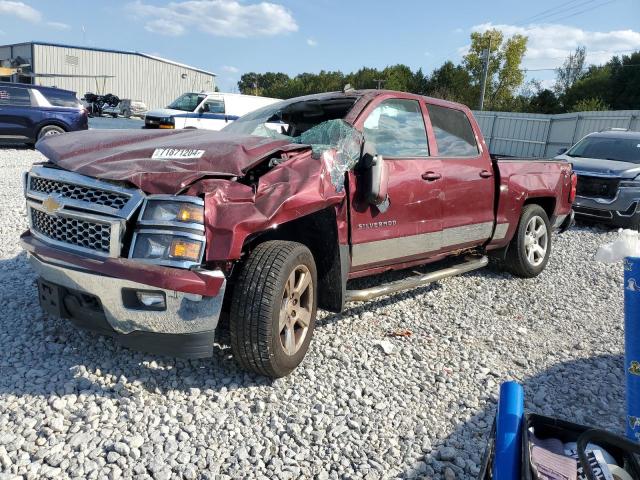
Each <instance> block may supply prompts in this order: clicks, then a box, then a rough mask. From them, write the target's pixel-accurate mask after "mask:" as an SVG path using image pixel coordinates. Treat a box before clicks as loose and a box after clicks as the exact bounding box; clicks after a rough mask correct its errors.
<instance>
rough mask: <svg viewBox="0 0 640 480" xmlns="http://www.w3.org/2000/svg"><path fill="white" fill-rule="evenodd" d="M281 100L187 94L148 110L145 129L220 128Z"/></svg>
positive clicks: (218, 94) (238, 95)
mask: <svg viewBox="0 0 640 480" xmlns="http://www.w3.org/2000/svg"><path fill="white" fill-rule="evenodd" d="M279 101H280V100H279V99H277V98H267V97H256V96H253V95H241V94H239V93H218V92H201V93H185V94H183V95H180V96H179V97H178V98H177V99H176V100H174V101H173V102H172V103H171V104H170V105H169V106H167V108H160V109H157V110H150V111H148V112H147V113H146V115H145V117H144V128H176V129H180V128H199V129H203V130H220V129H221V128H223V127H224V126H225V125H227V123H229V122H232V121H234V120H236V119H237V118H238V117H241V116H242V115H244V114H245V113H249V112H252V111H254V110H257V109H258V108H260V107H264V106H266V105H270V104H272V103H276V102H279Z"/></svg>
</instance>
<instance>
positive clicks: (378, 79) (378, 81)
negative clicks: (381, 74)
mask: <svg viewBox="0 0 640 480" xmlns="http://www.w3.org/2000/svg"><path fill="white" fill-rule="evenodd" d="M373 81H374V82H376V83H377V84H378V87H377V88H378V90H380V87H382V84H383V83H384V82H386V80H384V79H382V78H374V79H373Z"/></svg>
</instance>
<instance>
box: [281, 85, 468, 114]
mask: <svg viewBox="0 0 640 480" xmlns="http://www.w3.org/2000/svg"><path fill="white" fill-rule="evenodd" d="M397 93H401V94H402V95H404V96H407V97H409V98H414V99H416V100H425V99H426V100H428V101H429V103H434V104H436V105H441V106H443V107H451V108H457V109H462V110H468V107H467V106H466V105H463V104H461V103H456V102H451V101H449V100H441V99H439V98H435V97H428V96H425V95H418V94H416V93H408V92H398V91H396V90H376V89H362V90H347V91H346V92H324V93H314V94H311V95H304V96H302V97H293V98H289V99H287V100H284V101H285V102H290V101H294V100H295V101H296V102H299V101H307V100H328V99H331V98H341V97H345V98H353V97H358V98H360V97H370V98H371V99H373V98H375V97H377V96H380V95H393V94H397Z"/></svg>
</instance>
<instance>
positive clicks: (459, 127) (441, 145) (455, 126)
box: [427, 105, 479, 157]
mask: <svg viewBox="0 0 640 480" xmlns="http://www.w3.org/2000/svg"><path fill="white" fill-rule="evenodd" d="M427 110H428V111H429V118H430V119H431V125H432V126H433V133H434V134H435V136H436V143H437V145H438V154H439V156H441V157H475V156H477V155H478V152H479V151H478V145H477V143H476V136H475V135H474V133H473V129H472V128H471V123H469V119H468V118H467V115H466V114H465V113H464V112H462V111H460V110H455V109H453V108H446V107H439V106H437V105H427Z"/></svg>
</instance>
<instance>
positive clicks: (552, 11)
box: [516, 0, 598, 25]
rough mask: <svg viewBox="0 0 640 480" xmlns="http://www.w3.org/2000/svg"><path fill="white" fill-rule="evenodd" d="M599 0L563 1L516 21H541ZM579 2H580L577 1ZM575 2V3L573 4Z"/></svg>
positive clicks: (522, 23)
mask: <svg viewBox="0 0 640 480" xmlns="http://www.w3.org/2000/svg"><path fill="white" fill-rule="evenodd" d="M596 1H598V0H571V1H569V2H565V3H562V4H560V5H556V6H555V7H552V8H548V9H546V10H543V11H542V12H539V13H537V14H535V15H533V16H531V17H528V18H526V19H525V20H522V21H520V22H518V23H516V25H524V24H525V23H531V22H539V21H541V20H543V19H545V18H547V17H552V16H554V15H557V14H559V13H564V12H567V11H571V10H572V9H574V8H580V7H583V6H585V5H587V4H589V3H593V2H596ZM576 2H578V3H576ZM571 4H573V5H571Z"/></svg>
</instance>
